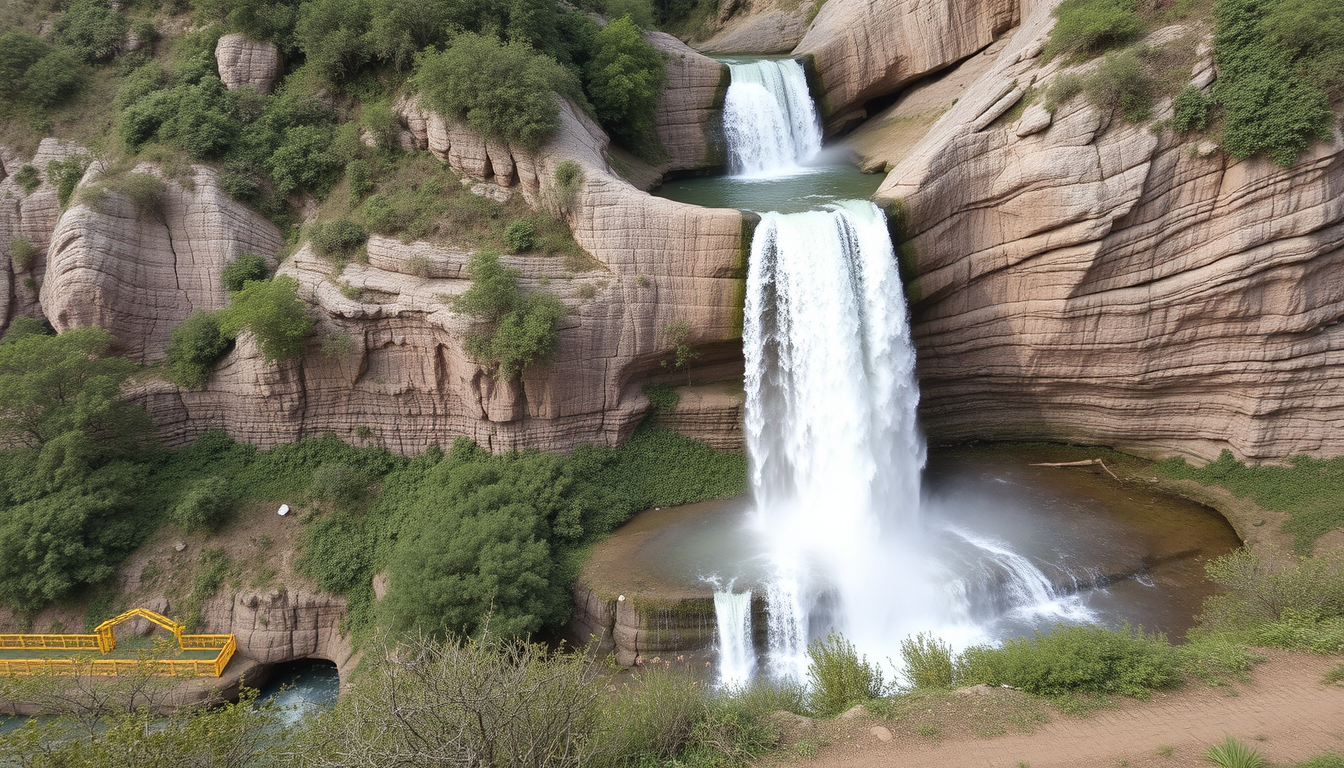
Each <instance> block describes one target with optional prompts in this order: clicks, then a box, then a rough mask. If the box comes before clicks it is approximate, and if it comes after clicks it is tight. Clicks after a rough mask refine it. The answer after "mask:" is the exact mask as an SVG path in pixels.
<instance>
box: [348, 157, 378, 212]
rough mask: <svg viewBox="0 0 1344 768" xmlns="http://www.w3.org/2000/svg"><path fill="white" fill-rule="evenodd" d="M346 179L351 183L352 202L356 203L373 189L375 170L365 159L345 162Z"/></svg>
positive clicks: (352, 203)
mask: <svg viewBox="0 0 1344 768" xmlns="http://www.w3.org/2000/svg"><path fill="white" fill-rule="evenodd" d="M345 180H346V182H347V183H349V184H350V204H351V205H356V204H358V203H359V201H360V200H363V199H364V198H365V196H367V195H368V194H369V193H370V192H372V191H373V172H372V171H370V170H369V164H368V163H366V162H364V161H363V160H351V161H350V162H348V163H346V164H345Z"/></svg>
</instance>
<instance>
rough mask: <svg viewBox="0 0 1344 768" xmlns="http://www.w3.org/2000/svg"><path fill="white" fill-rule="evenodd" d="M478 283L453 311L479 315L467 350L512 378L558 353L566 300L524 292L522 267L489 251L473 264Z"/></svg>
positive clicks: (501, 376)
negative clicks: (520, 281) (504, 261)
mask: <svg viewBox="0 0 1344 768" xmlns="http://www.w3.org/2000/svg"><path fill="white" fill-rule="evenodd" d="M469 269H470V272H471V280H472V285H471V287H470V288H468V289H467V290H466V292H464V293H462V294H461V295H460V296H458V297H456V299H455V300H454V302H453V310H454V311H456V312H461V313H464V314H468V315H472V316H474V317H475V318H476V320H477V321H478V322H477V327H476V328H475V329H473V330H472V331H471V333H469V334H468V336H467V344H466V347H467V353H468V354H470V355H471V356H472V357H474V358H475V359H476V360H477V361H479V362H480V363H481V364H482V365H484V366H487V367H489V368H491V369H493V370H494V372H495V375H496V377H498V378H499V379H500V380H503V381H506V380H508V379H512V378H513V377H515V376H517V375H518V374H519V373H521V372H522V371H523V370H525V369H526V368H527V367H528V366H530V365H532V364H534V363H536V362H538V361H541V360H543V359H545V358H547V357H549V356H550V355H552V354H554V353H555V348H556V344H557V337H556V324H557V322H558V321H559V320H560V318H561V317H563V316H564V314H565V307H564V305H563V304H561V303H560V300H559V299H557V298H555V297H554V296H551V295H550V294H547V293H541V292H537V293H532V294H528V295H523V294H522V292H521V291H519V290H518V282H517V279H518V271H517V270H515V269H509V268H507V267H505V266H504V265H503V264H501V263H500V262H499V256H498V255H496V254H494V253H491V252H489V251H481V252H478V253H476V254H474V255H472V257H471V263H470V265H469Z"/></svg>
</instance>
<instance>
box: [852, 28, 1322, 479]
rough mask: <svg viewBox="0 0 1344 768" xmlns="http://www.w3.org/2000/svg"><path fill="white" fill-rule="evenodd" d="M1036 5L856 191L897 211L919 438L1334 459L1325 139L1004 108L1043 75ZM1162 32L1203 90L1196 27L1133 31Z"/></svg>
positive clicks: (1204, 59) (1205, 76) (1203, 40)
mask: <svg viewBox="0 0 1344 768" xmlns="http://www.w3.org/2000/svg"><path fill="white" fill-rule="evenodd" d="M1049 14H1050V5H1049V4H1043V5H1042V6H1041V7H1038V8H1036V9H1035V10H1034V11H1033V13H1032V14H1031V16H1030V17H1029V18H1028V20H1027V22H1026V23H1025V24H1024V25H1023V28H1022V29H1021V30H1020V31H1019V32H1018V33H1017V34H1016V36H1015V37H1014V39H1013V40H1012V42H1011V43H1010V44H1009V45H1008V46H1006V47H1005V49H1004V50H1003V52H1002V53H1001V54H1000V56H999V58H998V61H997V62H996V64H995V65H994V67H993V69H992V70H991V71H990V72H989V73H988V74H987V75H985V76H983V77H982V78H980V80H978V81H977V82H976V83H975V84H974V85H973V86H972V87H971V88H970V89H969V90H968V91H967V92H966V93H965V94H964V95H963V96H962V97H961V98H960V99H959V100H958V101H957V103H956V104H955V106H954V107H953V108H952V109H951V110H950V111H949V112H948V113H947V114H946V115H944V116H943V117H942V118H941V119H940V120H939V121H938V123H937V124H936V125H935V126H934V128H933V130H932V131H931V132H930V133H929V135H927V136H926V137H925V138H924V140H923V141H922V142H921V143H920V144H919V145H918V146H916V147H915V149H914V150H913V151H912V152H911V153H910V155H909V156H908V157H906V158H905V159H904V160H902V161H901V162H900V163H899V164H898V165H896V167H895V168H894V169H893V170H892V171H891V173H890V174H889V176H888V178H887V180H886V182H885V183H884V184H883V186H882V188H881V190H880V191H879V192H878V198H879V199H881V200H885V201H888V202H896V203H897V205H896V206H895V207H896V208H897V210H898V213H899V214H900V215H901V217H902V218H903V220H904V227H905V236H906V240H905V242H904V243H903V246H902V247H903V251H904V256H903V262H904V266H906V267H907V271H908V272H910V273H911V274H912V276H913V277H914V280H913V281H912V283H911V285H910V289H909V292H910V294H911V295H912V297H914V304H913V319H914V334H915V338H916V343H917V345H918V347H919V351H920V359H919V371H920V380H921V389H922V392H923V408H922V415H923V419H924V423H925V426H926V428H927V431H928V433H929V435H930V437H931V438H932V439H933V440H935V441H937V442H960V441H966V440H975V439H995V440H1002V439H1048V440H1059V441H1070V442H1082V443H1090V444H1102V445H1111V446H1116V447H1119V448H1121V449H1124V450H1130V451H1134V452H1136V453H1141V454H1149V455H1170V454H1180V455H1185V456H1189V457H1193V458H1197V459H1211V458H1215V457H1216V456H1217V455H1218V454H1219V452H1220V451H1221V450H1223V449H1229V450H1231V451H1232V452H1233V453H1234V454H1235V455H1236V456H1238V457H1239V458H1244V459H1250V460H1257V461H1258V460H1275V459H1281V458H1283V457H1285V456H1289V455H1294V454H1310V455H1317V456H1329V455H1340V454H1344V429H1342V428H1344V325H1341V324H1340V319H1341V318H1342V317H1344V279H1341V278H1340V275H1341V274H1344V137H1341V135H1340V133H1339V131H1338V129H1336V132H1335V135H1334V137H1333V139H1332V140H1330V141H1325V142H1319V143H1317V144H1315V145H1314V146H1313V147H1312V149H1311V150H1310V151H1309V152H1308V153H1307V154H1306V155H1304V156H1303V157H1301V158H1300V159H1298V161H1297V162H1296V163H1294V164H1293V165H1292V166H1291V167H1288V168H1284V167H1280V166H1277V165H1275V164H1273V163H1271V162H1270V161H1268V160H1265V159H1263V158H1253V159H1248V160H1240V161H1239V160H1236V159H1234V158H1232V157H1230V156H1228V155H1226V154H1224V153H1223V152H1221V151H1220V150H1219V149H1218V147H1217V146H1216V145H1214V144H1213V143H1212V142H1210V141H1209V140H1208V139H1204V138H1201V137H1198V136H1195V137H1188V138H1187V137H1183V136H1181V135H1178V134H1175V133H1173V132H1172V131H1171V130H1170V129H1166V130H1160V129H1159V130H1150V125H1149V124H1142V125H1131V124H1127V123H1125V122H1123V121H1122V119H1121V118H1120V116H1119V115H1118V114H1110V110H1102V109H1097V108H1095V107H1093V106H1091V105H1090V104H1089V103H1088V102H1087V99H1086V98H1085V97H1082V96H1079V97H1076V98H1074V99H1072V100H1070V101H1068V102H1066V103H1064V104H1062V105H1060V106H1059V108H1058V109H1056V110H1055V112H1054V113H1053V114H1051V113H1049V112H1047V111H1046V110H1045V109H1044V107H1042V106H1041V105H1039V104H1032V105H1030V106H1028V107H1027V108H1026V109H1025V110H1023V109H1021V108H1020V106H1019V105H1018V104H1017V102H1018V101H1019V100H1020V99H1022V98H1023V95H1024V91H1025V90H1026V89H1027V88H1028V87H1034V88H1035V89H1036V90H1037V91H1038V92H1039V91H1040V90H1041V89H1043V88H1044V87H1046V86H1048V83H1049V81H1050V79H1051V78H1053V77H1054V76H1055V75H1056V74H1058V72H1059V71H1061V69H1062V68H1063V67H1062V65H1061V64H1060V63H1059V62H1058V61H1056V62H1051V63H1049V64H1042V62H1041V61H1040V59H1039V54H1040V49H1041V44H1042V42H1043V41H1044V39H1045V37H1046V35H1047V33H1048V30H1049V27H1050V22H1051V19H1050V16H1049ZM1182 36H1194V38H1195V39H1197V40H1199V43H1198V44H1199V51H1200V57H1201V61H1200V62H1199V63H1198V64H1197V65H1196V67H1195V72H1194V73H1193V76H1192V77H1193V84H1194V85H1196V86H1198V87H1202V88H1208V87H1209V86H1210V84H1211V83H1212V82H1213V80H1214V77H1215V72H1214V68H1213V65H1212V61H1211V58H1210V56H1209V53H1208V49H1209V43H1208V40H1207V37H1206V33H1204V32H1202V31H1200V30H1194V29H1191V30H1185V29H1182V28H1169V29H1166V30H1161V31H1159V32H1158V33H1154V39H1152V40H1150V41H1149V42H1150V44H1157V43H1160V42H1162V41H1164V40H1171V39H1175V38H1179V37H1182ZM1014 106H1019V108H1018V109H1017V110H1013V107H1014ZM1155 107H1156V115H1155V118H1156V119H1162V118H1165V117H1169V116H1170V115H1171V106H1170V99H1169V98H1167V99H1161V100H1159V101H1158V102H1157V103H1156V104H1155ZM1010 110H1011V111H1010ZM1159 128H1160V127H1159Z"/></svg>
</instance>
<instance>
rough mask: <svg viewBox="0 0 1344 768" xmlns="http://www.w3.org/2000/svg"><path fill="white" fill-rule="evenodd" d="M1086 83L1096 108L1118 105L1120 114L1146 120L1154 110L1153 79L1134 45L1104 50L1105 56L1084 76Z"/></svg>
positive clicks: (1135, 121) (1129, 119) (1131, 120)
mask: <svg viewBox="0 0 1344 768" xmlns="http://www.w3.org/2000/svg"><path fill="white" fill-rule="evenodd" d="M1085 87H1086V89H1087V98H1088V100H1089V101H1091V102H1092V105H1093V106H1095V107H1097V108H1098V109H1113V108H1115V107H1117V106H1118V107H1119V108H1120V114H1122V115H1124V117H1125V119H1126V120H1128V121H1130V122H1131V123H1137V122H1141V121H1143V120H1147V119H1148V118H1149V117H1150V116H1151V115H1152V113H1153V107H1152V102H1153V89H1154V84H1153V80H1152V78H1151V77H1149V76H1148V73H1147V72H1145V71H1144V68H1143V62H1141V61H1140V60H1139V54H1138V52H1137V51H1135V50H1133V49H1130V50H1127V51H1124V52H1122V53H1108V54H1106V60H1105V61H1103V62H1102V63H1101V65H1100V66H1098V67H1097V69H1096V71H1095V72H1093V73H1092V74H1091V75H1090V76H1088V77H1087V79H1086V86H1085Z"/></svg>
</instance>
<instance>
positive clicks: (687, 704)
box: [596, 667, 712, 766]
mask: <svg viewBox="0 0 1344 768" xmlns="http://www.w3.org/2000/svg"><path fill="white" fill-rule="evenodd" d="M632 682H633V684H626V685H624V686H623V687H622V690H621V691H620V692H619V693H618V695H617V696H615V697H613V698H612V699H611V700H610V701H609V702H608V703H607V705H606V706H604V707H602V711H601V718H600V720H599V722H598V724H597V727H596V731H597V733H599V734H600V736H599V739H600V743H601V744H602V746H603V749H602V753H601V755H600V756H599V757H598V759H597V764H598V765H611V766H621V765H633V764H638V763H639V762H640V761H659V762H660V763H661V762H666V761H671V760H674V759H675V758H676V757H677V756H678V755H680V754H681V753H682V752H683V751H684V750H685V749H686V748H687V747H688V746H689V745H690V744H691V743H692V741H693V739H694V736H695V731H696V728H697V726H698V725H699V724H700V723H701V722H702V721H703V720H704V719H705V716H706V714H707V713H708V711H709V708H710V706H711V705H710V699H711V696H712V692H711V691H710V690H709V689H708V688H707V687H706V686H704V685H703V684H701V683H700V682H699V681H698V680H696V679H695V676H694V675H692V674H690V673H689V672H688V671H687V670H685V669H680V668H677V669H664V668H658V667H649V668H646V669H642V670H639V671H638V672H636V673H635V679H634V680H633V681H632Z"/></svg>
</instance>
